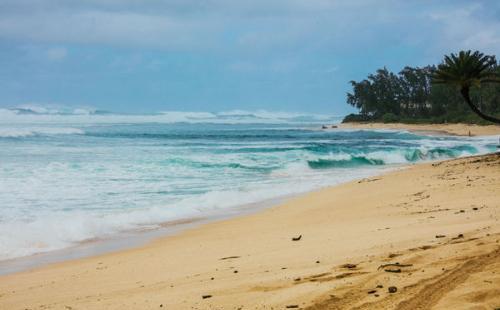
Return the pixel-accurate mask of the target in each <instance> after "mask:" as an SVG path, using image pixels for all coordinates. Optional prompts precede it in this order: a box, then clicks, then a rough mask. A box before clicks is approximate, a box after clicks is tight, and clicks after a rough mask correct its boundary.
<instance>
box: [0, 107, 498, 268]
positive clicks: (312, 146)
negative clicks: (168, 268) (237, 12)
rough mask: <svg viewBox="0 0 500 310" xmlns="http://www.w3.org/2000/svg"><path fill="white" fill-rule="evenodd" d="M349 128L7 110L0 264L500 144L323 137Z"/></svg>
mask: <svg viewBox="0 0 500 310" xmlns="http://www.w3.org/2000/svg"><path fill="white" fill-rule="evenodd" d="M340 119H341V118H339V117H334V116H324V115H305V114H293V113H272V112H267V111H257V112H248V111H229V112H219V113H208V112H202V113H188V112H162V113H155V114H148V115H125V114H113V113H107V112H100V111H86V110H75V111H57V110H42V111H40V110H36V109H0V260H7V259H12V258H17V257H22V256H28V255H32V254H35V253H41V252H49V251H54V250H57V249H64V248H67V247H71V246H74V245H77V244H80V243H82V242H85V241H88V240H95V239H106V238H109V237H112V236H114V235H116V234H119V233H123V232H130V231H142V230H145V229H155V228H157V227H160V226H161V225H162V224H163V223H165V222H169V221H176V220H185V219H190V218H199V217H210V216H216V215H224V214H228V213H231V212H232V213H235V212H236V213H237V210H238V208H240V207H241V206H244V205H249V204H254V203H259V202H262V201H265V200H269V199H274V198H278V197H284V196H290V195H296V194H300V193H305V192H308V191H312V190H316V189H320V188H323V187H326V186H331V185H335V184H339V183H342V182H346V181H349V180H353V179H357V178H363V177H368V176H372V175H376V174H378V173H381V172H382V171H384V170H388V169H394V168H397V167H400V166H401V165H405V164H409V163H417V162H424V161H431V160H436V159H445V158H455V157H460V156H466V155H473V154H483V153H488V152H493V151H495V150H496V145H497V142H498V141H497V139H498V137H491V138H474V137H472V138H471V137H454V136H433V137H430V136H423V135H417V134H412V133H409V132H406V131H389V130H377V131H362V130H341V129H331V130H321V125H322V124H333V123H338V122H339V121H340Z"/></svg>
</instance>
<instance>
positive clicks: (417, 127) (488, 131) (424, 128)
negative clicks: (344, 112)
mask: <svg viewBox="0 0 500 310" xmlns="http://www.w3.org/2000/svg"><path fill="white" fill-rule="evenodd" d="M337 126H338V128H340V129H391V130H408V131H411V132H415V133H420V134H431V135H432V134H437V135H440V134H441V135H442V134H445V135H454V136H472V137H474V136H494V135H500V125H474V124H461V123H457V124H404V123H375V122H366V123H365V122H363V123H354V122H352V123H341V124H338V125H337ZM469 133H470V135H469Z"/></svg>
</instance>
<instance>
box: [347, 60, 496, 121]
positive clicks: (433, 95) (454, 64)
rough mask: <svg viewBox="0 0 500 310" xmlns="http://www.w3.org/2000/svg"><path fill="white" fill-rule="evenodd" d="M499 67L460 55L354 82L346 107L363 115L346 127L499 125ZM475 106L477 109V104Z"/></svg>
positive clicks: (350, 118)
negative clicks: (361, 123)
mask: <svg viewBox="0 0 500 310" xmlns="http://www.w3.org/2000/svg"><path fill="white" fill-rule="evenodd" d="M498 76H500V64H499V63H497V61H496V59H495V57H494V56H484V55H483V54H481V53H479V52H475V53H471V52H470V51H468V52H460V53H459V54H458V56H457V55H454V54H452V55H451V56H446V57H445V61H444V62H443V63H442V64H440V65H439V66H438V68H436V67H435V66H426V67H422V68H419V67H417V68H412V67H405V68H404V69H403V70H402V71H401V72H399V73H398V74H395V73H393V72H390V71H389V70H387V69H386V68H383V69H379V70H377V71H376V72H375V73H374V74H370V75H369V76H368V77H367V78H366V79H364V80H362V81H360V82H356V81H351V82H350V83H351V85H352V87H353V91H352V92H351V93H348V94H347V103H349V104H350V105H352V106H354V107H356V108H358V109H359V111H360V113H359V114H351V115H348V116H347V117H346V118H345V119H344V122H356V121H380V122H387V123H391V122H403V123H447V122H448V123H456V122H463V123H478V124H488V123H489V122H492V121H493V122H496V121H497V120H498V119H497V117H496V116H500V83H489V82H499V81H500V80H499V79H498ZM473 102H475V103H477V104H473Z"/></svg>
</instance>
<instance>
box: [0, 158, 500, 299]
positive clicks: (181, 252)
mask: <svg viewBox="0 0 500 310" xmlns="http://www.w3.org/2000/svg"><path fill="white" fill-rule="evenodd" d="M499 208H500V156H499V155H498V154H494V155H486V156H476V157H469V158H463V159H457V160H449V161H444V162H439V163H427V164H418V165H414V166H411V167H408V168H404V169H401V170H399V171H395V172H390V173H387V174H385V175H381V176H378V177H373V178H369V179H363V180H359V181H354V182H350V183H347V184H343V185H340V186H336V187H332V188H327V189H324V190H320V191H317V192H312V193H309V194H307V195H304V196H301V197H298V198H294V199H291V200H289V201H287V202H285V203H283V204H281V205H279V206H276V207H272V208H269V209H266V210H264V211H262V212H259V213H256V214H253V215H246V216H242V217H238V218H233V219H229V220H223V221H219V222H214V223H209V224H206V225H203V226H201V227H198V228H194V229H190V230H188V231H186V232H183V233H180V234H178V235H175V236H170V237H165V238H162V239H159V240H156V241H154V242H151V243H149V244H147V245H145V246H142V247H139V248H134V249H130V250H124V251H119V252H116V253H111V254H105V255H100V256H95V257H91V258H84V259H78V260H72V261H67V262H63V263H57V264H53V265H49V266H45V267H41V268H38V269H35V270H31V271H25V272H21V273H15V274H11V275H6V276H2V277H0V308H1V309H160V308H163V309H286V308H290V309H293V308H299V309H353V308H356V309H430V308H433V309H496V307H500V294H499V292H500V244H499V242H500V222H499V217H500V212H499V210H500V209H499Z"/></svg>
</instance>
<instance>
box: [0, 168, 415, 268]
mask: <svg viewBox="0 0 500 310" xmlns="http://www.w3.org/2000/svg"><path fill="white" fill-rule="evenodd" d="M409 165H411V164H405V165H402V164H393V165H387V166H385V167H379V168H371V169H370V170H369V173H368V172H367V173H366V174H365V175H364V176H363V177H362V179H364V178H369V177H373V176H377V175H380V174H384V173H387V172H390V171H394V170H397V169H401V168H403V169H404V168H405V167H407V166H409ZM367 171H368V170H367ZM353 180H358V178H352V179H351V180H347V181H345V180H344V181H339V182H338V183H335V184H330V185H324V186H321V187H318V188H314V189H311V190H307V191H305V192H300V193H296V194H287V195H280V196H276V197H272V198H268V199H264V200H261V201H256V202H252V203H245V204H241V205H236V206H234V207H230V208H225V209H220V210H216V211H210V212H207V213H205V214H204V215H203V217H189V218H181V219H176V220H172V221H167V222H161V223H157V224H155V225H157V226H156V227H152V228H144V229H139V228H138V229H131V230H127V231H122V232H117V233H115V234H113V235H111V236H108V237H102V238H94V239H91V240H84V241H80V242H77V243H75V244H73V245H71V246H69V247H65V248H61V249H56V250H51V251H47V252H40V253H34V254H31V255H28V256H21V257H14V258H11V259H7V260H2V261H0V277H1V276H4V275H10V274H15V273H18V272H23V271H29V270H32V269H39V268H43V267H45V266H48V265H52V264H58V263H64V262H67V261H73V260H79V259H84V258H89V257H94V256H100V255H106V254H112V253H116V252H120V251H126V250H130V249H134V248H140V247H143V246H146V245H147V244H148V243H150V242H154V241H155V240H157V239H162V238H169V237H172V236H175V235H177V234H182V233H183V232H185V231H187V230H190V229H194V228H197V227H200V226H203V225H206V224H209V223H217V222H221V221H225V220H230V219H233V218H238V217H244V216H247V215H251V214H254V213H257V212H261V211H263V210H266V209H268V208H272V207H275V206H277V205H280V204H282V203H285V202H286V201H288V200H290V199H294V198H297V197H300V196H302V195H307V194H309V193H314V192H316V191H320V190H322V189H325V188H330V187H335V186H338V185H341V184H344V183H347V182H351V181H353Z"/></svg>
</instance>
